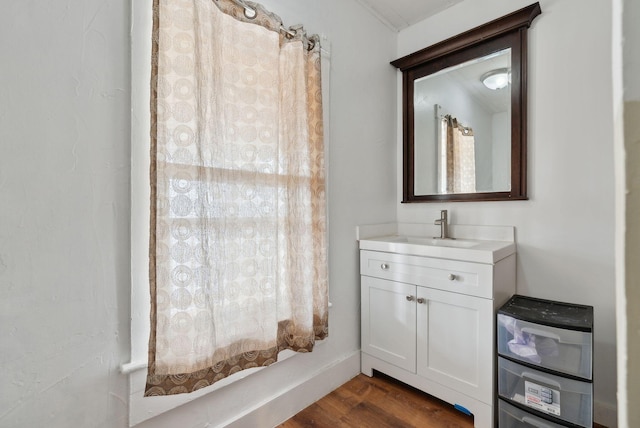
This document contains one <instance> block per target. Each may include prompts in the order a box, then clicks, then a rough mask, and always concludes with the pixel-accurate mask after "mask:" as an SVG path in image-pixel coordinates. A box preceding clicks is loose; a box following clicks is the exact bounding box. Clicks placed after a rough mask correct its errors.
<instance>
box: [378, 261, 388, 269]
mask: <svg viewBox="0 0 640 428" xmlns="http://www.w3.org/2000/svg"><path fill="white" fill-rule="evenodd" d="M380 269H382V270H387V269H389V265H388V264H386V263H382V264H381V265H380Z"/></svg>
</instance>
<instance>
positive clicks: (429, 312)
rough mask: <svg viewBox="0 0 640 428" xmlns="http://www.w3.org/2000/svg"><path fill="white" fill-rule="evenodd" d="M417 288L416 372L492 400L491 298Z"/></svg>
mask: <svg viewBox="0 0 640 428" xmlns="http://www.w3.org/2000/svg"><path fill="white" fill-rule="evenodd" d="M417 288H418V290H417V297H418V299H417V301H418V305H417V338H418V339H417V372H418V374H419V375H420V376H423V377H425V378H428V379H431V380H433V381H435V382H438V383H440V384H441V385H445V386H448V387H450V388H452V389H455V390H456V391H459V392H462V393H464V394H466V395H469V396H471V397H473V398H476V399H478V400H480V401H482V402H485V403H489V404H490V403H492V398H493V380H492V379H493V373H494V362H493V359H492V349H493V337H494V335H493V303H492V301H491V300H488V299H482V298H479V297H471V296H465V295H463V294H457V293H449V292H444V291H440V290H433V289H430V288H423V287H417Z"/></svg>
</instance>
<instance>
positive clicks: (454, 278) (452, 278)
mask: <svg viewBox="0 0 640 428" xmlns="http://www.w3.org/2000/svg"><path fill="white" fill-rule="evenodd" d="M455 280H456V276H455V275H454V274H452V273H450V274H449V281H455Z"/></svg>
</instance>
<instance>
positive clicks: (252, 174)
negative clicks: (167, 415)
mask: <svg viewBox="0 0 640 428" xmlns="http://www.w3.org/2000/svg"><path fill="white" fill-rule="evenodd" d="M246 3H247V4H249V5H250V6H252V7H255V9H256V10H257V16H255V17H254V18H253V19H250V18H248V17H246V16H245V15H244V9H243V8H242V7H239V6H237V5H236V4H235V2H234V1H232V0H154V30H153V34H154V40H153V46H154V47H153V58H152V60H153V63H152V103H151V109H152V130H151V134H152V135H151V137H152V138H151V140H152V148H151V159H152V161H151V197H152V201H151V211H152V213H151V242H150V278H151V281H150V282H151V306H152V307H151V335H150V339H149V369H148V376H147V387H146V390H145V395H146V396H153V395H166V394H179V393H187V392H192V391H194V390H197V389H200V388H203V387H206V386H208V385H211V384H213V383H214V382H216V381H218V380H220V379H223V378H225V377H227V376H229V375H231V374H233V373H236V372H238V371H240V370H244V369H247V368H254V367H261V366H267V365H269V364H272V363H274V362H275V361H276V360H277V355H278V352H280V351H282V350H284V349H291V350H293V351H297V352H310V351H311V350H312V349H313V347H314V343H315V341H316V340H320V339H323V338H325V337H326V336H327V332H328V321H327V319H328V311H327V309H328V300H327V281H328V280H327V259H326V250H327V245H326V210H325V176H324V147H323V131H322V100H321V85H320V46H319V43H318V40H317V37H311V38H307V37H306V35H305V34H304V31H303V29H302V28H295V29H289V30H288V33H287V32H283V31H281V26H282V23H281V21H280V19H279V18H278V17H277V16H275V15H274V14H271V13H269V12H268V11H266V10H264V9H263V8H262V7H261V6H259V5H256V4H254V3H251V2H246ZM294 33H295V35H294Z"/></svg>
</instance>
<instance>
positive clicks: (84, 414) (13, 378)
mask: <svg viewBox="0 0 640 428" xmlns="http://www.w3.org/2000/svg"><path fill="white" fill-rule="evenodd" d="M6 3H7V4H3V13H2V16H1V17H0V57H2V58H3V64H2V67H0V77H1V80H0V81H1V83H2V84H1V85H0V147H1V148H2V155H1V156H0V200H1V201H2V205H1V206H2V209H0V293H1V297H2V298H1V299H0V302H2V303H0V305H1V306H0V366H1V367H2V368H3V370H2V371H0V385H2V394H0V426H7V427H9V426H10V427H34V426H47V427H105V428H112V427H124V426H126V424H127V413H128V412H127V411H128V408H127V406H128V402H127V399H126V396H127V378H126V376H124V375H122V374H120V373H119V371H118V367H119V365H120V364H121V363H123V362H127V361H128V360H129V328H130V322H129V312H130V308H129V294H130V286H131V284H130V279H129V275H130V266H129V259H130V252H129V240H130V239H129V237H130V233H129V215H130V203H129V198H130V193H129V188H130V158H129V153H130V141H129V132H130V125H129V115H130V111H129V110H130V101H129V99H130V88H129V85H130V76H129V69H130V66H129V64H130V59H129V37H128V33H129V24H130V20H129V4H130V2H128V1H125V0H107V1H99V0H72V1H68V2H64V3H62V2H35V1H20V2H6ZM262 3H263V4H264V5H265V6H266V7H267V8H269V9H271V10H272V11H274V12H276V13H278V14H279V15H280V16H281V17H282V18H283V21H284V22H285V23H286V24H288V25H291V24H296V23H304V24H305V27H306V28H307V29H308V30H309V31H310V32H317V33H321V34H324V35H326V36H327V37H328V39H329V40H330V41H331V56H332V58H331V64H332V70H331V118H330V123H331V129H330V130H328V131H329V132H330V136H331V143H330V147H329V164H328V167H329V179H330V183H329V192H328V194H329V210H330V213H329V222H330V225H329V227H330V239H329V245H330V256H329V257H330V261H329V262H330V298H331V301H332V302H333V304H334V306H333V308H332V309H331V313H330V320H329V323H330V338H329V339H328V341H327V342H326V343H324V344H323V345H322V346H318V348H317V351H316V352H314V353H313V354H309V355H305V356H300V357H294V358H290V359H289V360H287V361H284V362H283V363H282V364H279V365H277V366H274V367H270V368H268V369H265V370H263V371H261V372H260V373H258V374H256V375H252V376H250V377H248V378H246V379H244V380H243V381H241V383H238V384H235V386H232V387H229V389H226V388H225V389H224V390H222V391H220V392H217V393H212V394H209V395H208V396H206V397H204V398H202V399H198V400H196V401H194V402H192V403H190V404H187V405H185V406H183V407H180V408H178V409H176V410H173V411H170V412H169V413H167V414H165V415H162V416H159V417H157V418H155V419H152V420H150V421H148V422H147V423H143V424H142V425H141V426H143V427H153V428H157V427H175V426H184V427H204V426H211V425H216V424H217V423H220V422H221V421H228V420H231V419H234V418H235V417H237V416H240V415H242V414H243V413H244V412H245V411H247V410H248V409H251V408H252V407H254V406H256V405H259V404H260V403H262V402H264V401H266V400H268V399H270V398H271V396H272V395H273V394H277V393H281V392H283V391H286V390H288V389H290V388H292V387H294V386H295V385H296V384H297V382H298V380H299V379H301V378H304V376H305V375H306V373H308V372H309V371H310V370H313V367H316V366H328V365H331V364H334V363H336V362H339V361H340V360H341V359H343V358H345V356H348V355H351V354H352V353H353V352H355V351H357V350H358V349H359V280H358V257H357V245H356V242H355V226H356V225H357V224H361V223H375V222H382V221H389V220H390V219H393V218H394V217H395V214H396V206H395V205H396V200H395V199H394V198H395V191H396V188H395V182H394V179H393V177H395V176H396V166H395V164H394V162H393V159H394V158H395V154H396V141H395V125H396V124H395V119H396V118H395V101H396V99H395V96H396V92H395V86H394V83H395V71H394V69H393V67H391V66H390V65H389V64H388V63H389V61H391V60H392V59H394V57H395V50H396V35H395V33H392V32H391V31H390V30H388V29H387V27H385V26H384V25H382V24H380V23H379V22H378V21H377V20H376V19H375V18H373V17H371V16H370V14H368V13H367V12H365V11H364V10H363V9H362V8H361V7H360V6H359V5H358V4H357V3H356V2H355V1H353V0H348V1H345V0H328V1H323V2H316V1H313V0H269V1H263V2H262ZM353 374H355V373H353ZM345 380H346V379H345ZM336 381H341V380H336ZM309 399H312V397H310V396H304V395H303V396H302V397H298V400H297V402H296V403H295V404H296V405H300V403H302V402H304V401H305V400H309ZM307 404H308V403H307ZM286 410H287V409H285V411H286ZM296 410H297V409H296V408H293V407H291V408H290V409H288V411H291V412H295V411H296ZM282 411H283V410H282V409H278V410H277V411H270V410H269V409H268V408H267V409H266V410H265V411H263V412H262V413H261V414H260V417H262V418H265V419H262V421H264V423H265V425H267V426H268V425H269V424H270V422H267V421H272V420H278V418H280V417H281V414H282ZM178 421H179V422H178Z"/></svg>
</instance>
